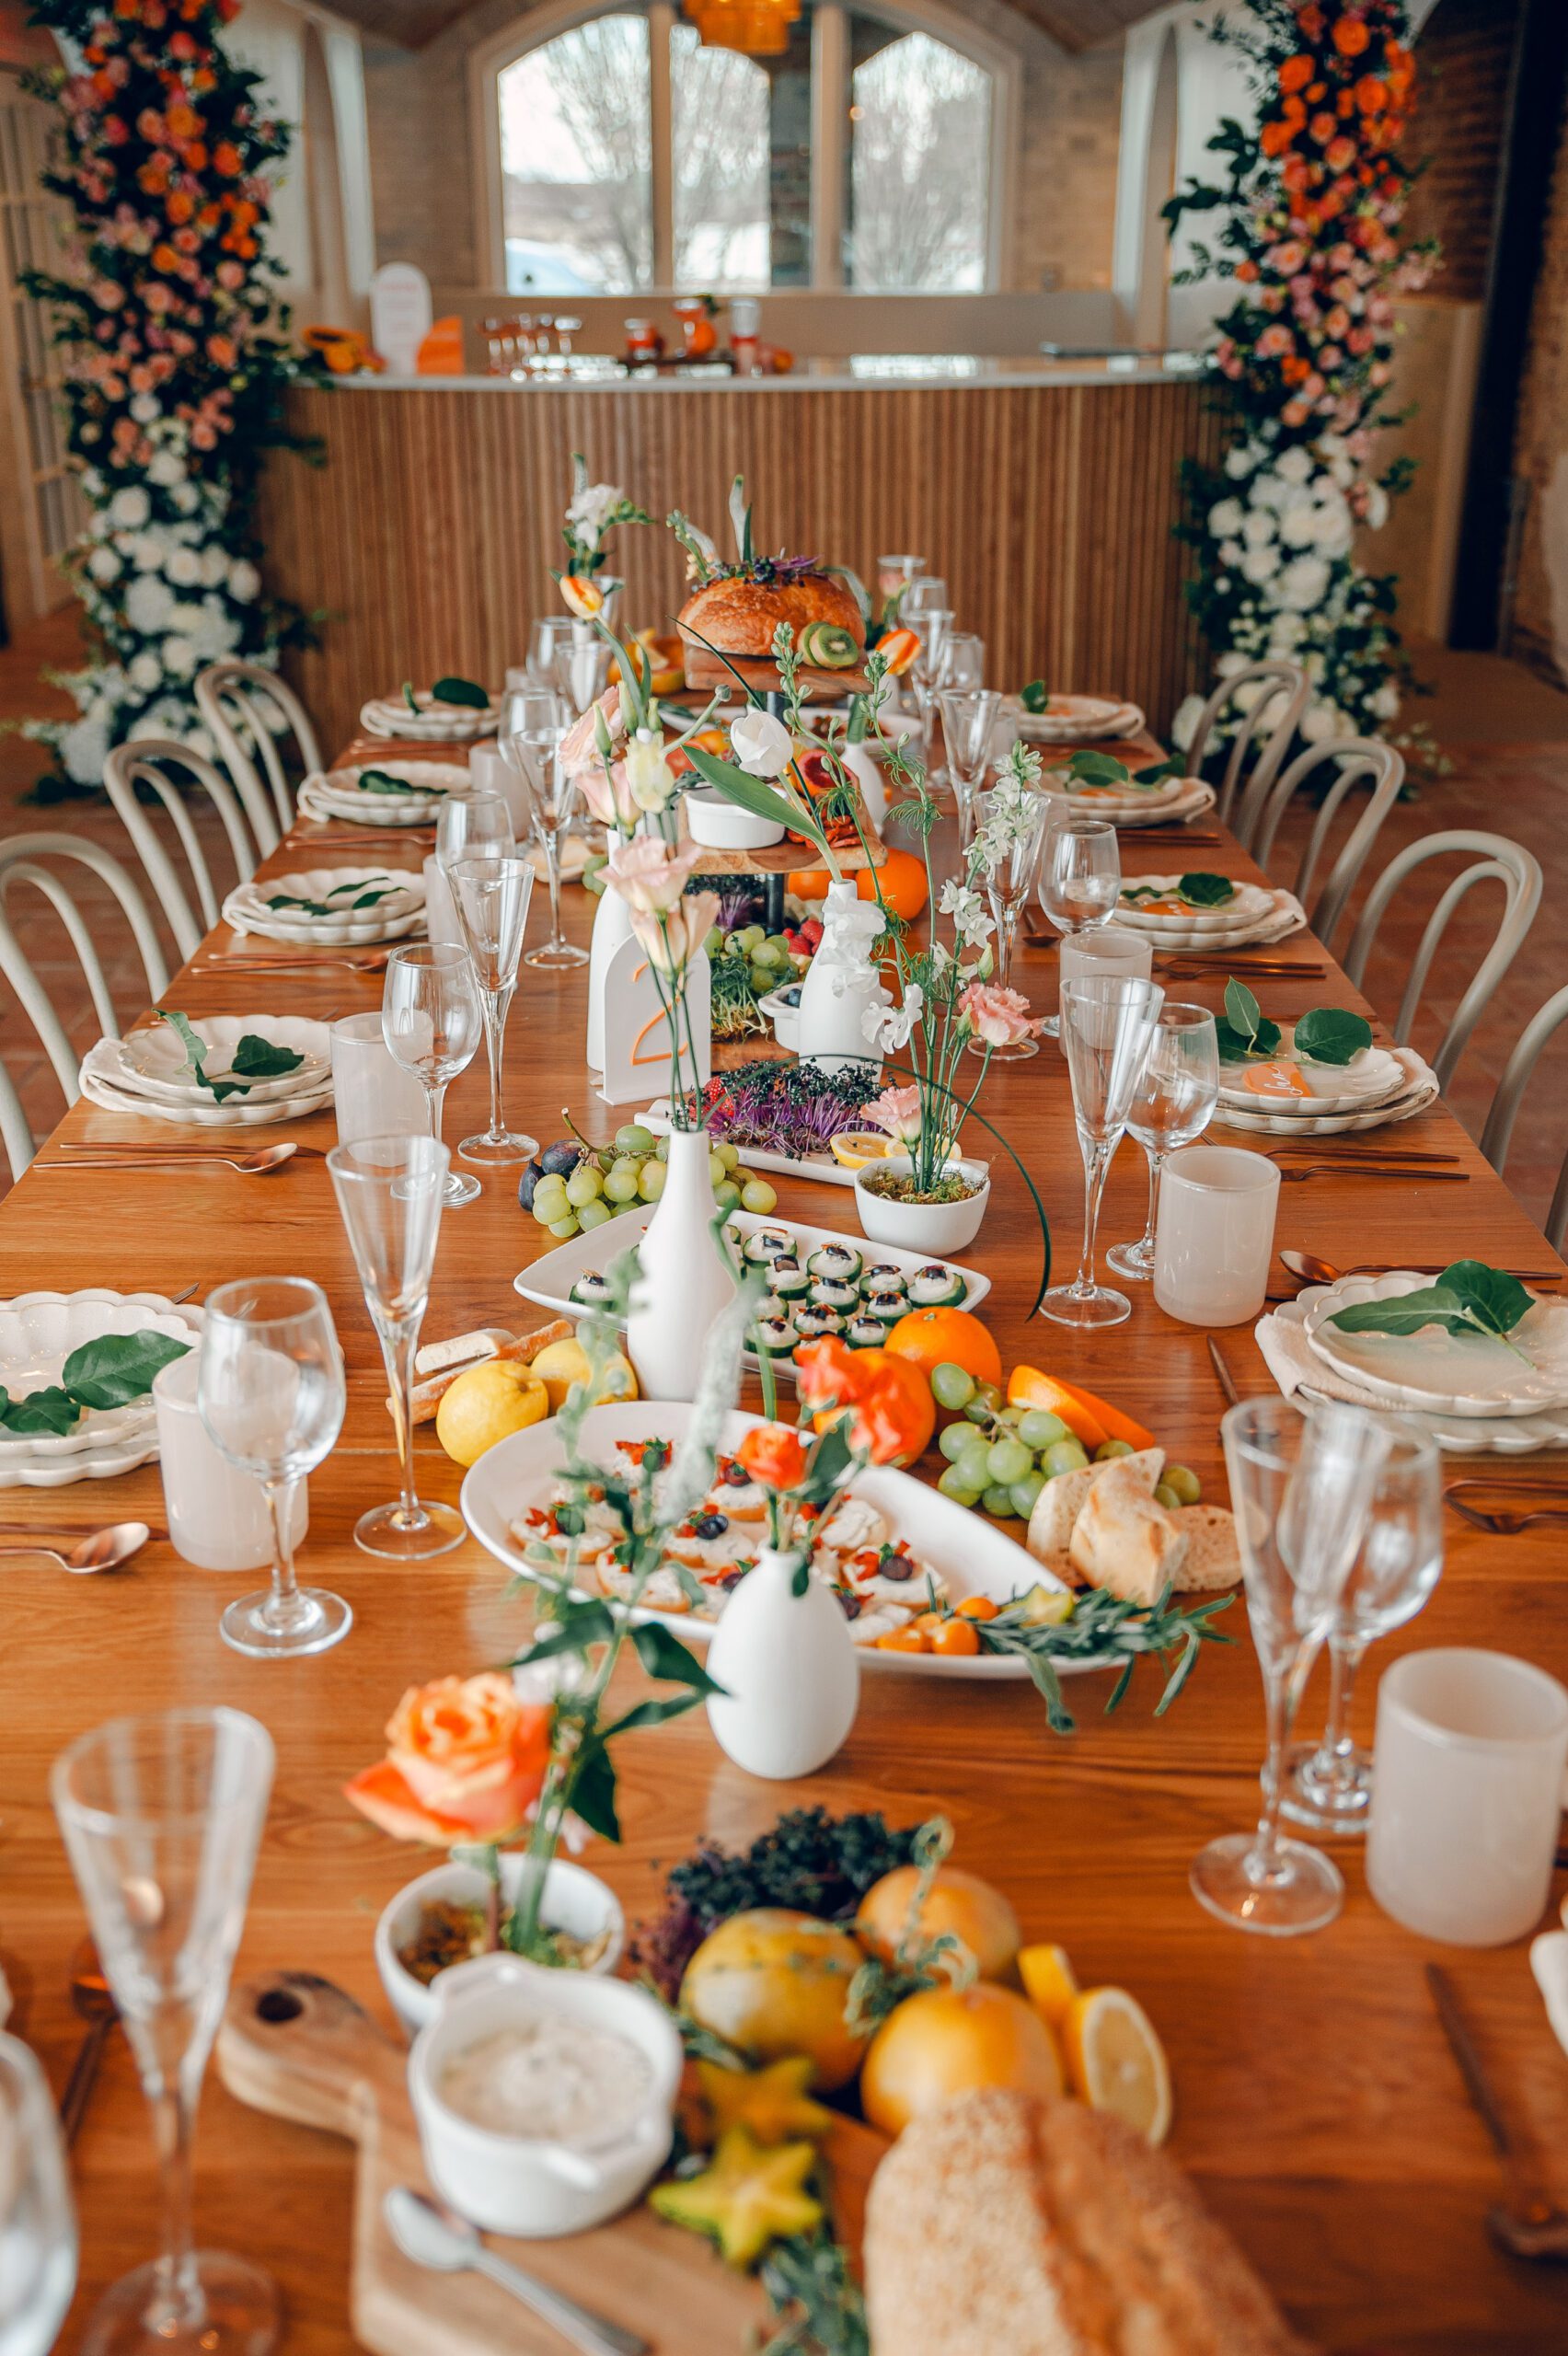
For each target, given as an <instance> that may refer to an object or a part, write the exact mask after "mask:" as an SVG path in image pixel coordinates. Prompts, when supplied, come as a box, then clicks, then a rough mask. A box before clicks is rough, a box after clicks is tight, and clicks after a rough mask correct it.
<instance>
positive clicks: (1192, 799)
mask: <svg viewBox="0 0 1568 2356" xmlns="http://www.w3.org/2000/svg"><path fill="white" fill-rule="evenodd" d="M1176 782H1177V784H1179V785H1180V787H1181V789H1182V791H1181V796H1180V798H1179V799H1178V800H1176V801H1172V802H1160V803H1155V804H1154V805H1153V806H1152V807H1151V806H1150V805H1149V803H1147V802H1146V800H1145V799H1144V797H1143V796H1142V795H1141V794H1140V795H1139V797H1138V800H1137V803H1136V806H1135V805H1133V804H1131V803H1129V804H1128V806H1127V807H1126V808H1125V809H1124V810H1107V809H1106V808H1105V807H1104V806H1103V804H1102V803H1100V802H1099V801H1097V800H1095V799H1094V798H1093V797H1090V799H1089V800H1088V801H1087V802H1086V801H1085V799H1084V796H1083V795H1082V794H1081V793H1074V794H1071V795H1064V796H1062V797H1061V798H1062V799H1064V800H1068V801H1070V802H1071V803H1073V805H1074V806H1075V807H1076V808H1080V809H1087V810H1088V811H1089V812H1090V814H1091V815H1093V816H1096V817H1102V818H1109V819H1110V821H1111V824H1112V825H1113V826H1114V827H1115V829H1116V832H1117V833H1118V834H1119V835H1124V834H1136V832H1137V830H1138V829H1139V827H1141V826H1190V825H1191V823H1192V821H1193V819H1194V818H1201V817H1202V816H1203V815H1204V814H1205V811H1209V810H1212V809H1213V808H1214V805H1215V802H1216V794H1215V790H1214V788H1213V786H1212V785H1205V782H1204V780H1203V779H1202V778H1201V777H1186V778H1179V779H1177V780H1176ZM1135 880H1136V879H1135Z"/></svg>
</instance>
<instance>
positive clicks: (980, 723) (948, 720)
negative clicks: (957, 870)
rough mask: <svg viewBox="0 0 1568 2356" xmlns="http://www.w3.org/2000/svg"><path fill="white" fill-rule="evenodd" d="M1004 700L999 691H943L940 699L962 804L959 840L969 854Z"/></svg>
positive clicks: (951, 767) (950, 765) (949, 757)
mask: <svg viewBox="0 0 1568 2356" xmlns="http://www.w3.org/2000/svg"><path fill="white" fill-rule="evenodd" d="M1001 700H1002V699H1001V697H1000V695H999V694H998V692H997V689H996V688H995V687H943V688H942V689H941V690H940V693H939V695H938V698H937V701H938V703H939V705H940V709H941V715H942V745H943V749H944V750H945V752H946V754H947V767H948V775H949V777H951V780H952V790H953V797H954V799H955V801H956V802H957V803H958V839H959V841H960V843H961V844H962V845H963V848H964V849H965V850H967V849H968V848H969V837H970V836H971V834H972V833H973V832H974V797H975V795H976V793H978V791H980V788H981V785H982V783H983V782H984V780H985V776H986V755H987V753H988V752H989V751H990V748H991V738H992V735H993V733H995V730H996V725H997V711H998V710H999V709H1000V707H1001Z"/></svg>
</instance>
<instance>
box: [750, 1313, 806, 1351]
mask: <svg viewBox="0 0 1568 2356" xmlns="http://www.w3.org/2000/svg"><path fill="white" fill-rule="evenodd" d="M752 1338H753V1340H754V1341H755V1344H756V1346H757V1348H758V1349H759V1350H761V1351H762V1352H763V1353H764V1355H765V1356H766V1357H770V1358H783V1357H789V1355H790V1351H791V1350H792V1349H793V1348H794V1346H795V1345H796V1343H797V1342H798V1341H799V1340H800V1339H801V1336H800V1334H798V1333H797V1332H796V1330H795V1323H794V1320H793V1319H792V1318H790V1317H759V1318H758V1319H757V1321H756V1322H755V1325H754V1326H753V1327H752Z"/></svg>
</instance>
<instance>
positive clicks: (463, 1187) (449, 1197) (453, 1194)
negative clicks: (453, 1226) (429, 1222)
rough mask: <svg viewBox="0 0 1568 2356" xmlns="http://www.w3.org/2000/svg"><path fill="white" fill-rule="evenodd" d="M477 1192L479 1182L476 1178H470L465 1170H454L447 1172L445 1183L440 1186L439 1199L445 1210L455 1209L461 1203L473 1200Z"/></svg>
mask: <svg viewBox="0 0 1568 2356" xmlns="http://www.w3.org/2000/svg"><path fill="white" fill-rule="evenodd" d="M478 1192H479V1182H478V1179H477V1178H470V1177H468V1176H467V1173H466V1172H459V1171H456V1170H454V1171H452V1172H450V1173H449V1174H448V1176H447V1179H446V1183H445V1184H444V1186H443V1187H442V1190H441V1199H442V1203H443V1205H444V1207H445V1208H446V1209H447V1210H449V1211H455V1210H456V1209H457V1208H458V1207H459V1206H460V1205H461V1204H463V1203H471V1202H473V1201H474V1199H475V1197H476V1196H477V1195H478Z"/></svg>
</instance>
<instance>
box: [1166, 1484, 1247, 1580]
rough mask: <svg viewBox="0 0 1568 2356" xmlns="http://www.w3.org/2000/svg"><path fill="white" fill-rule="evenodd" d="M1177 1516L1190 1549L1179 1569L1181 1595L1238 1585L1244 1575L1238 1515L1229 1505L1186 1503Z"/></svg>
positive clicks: (1177, 1577)
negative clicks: (1237, 1527) (1237, 1529)
mask: <svg viewBox="0 0 1568 2356" xmlns="http://www.w3.org/2000/svg"><path fill="white" fill-rule="evenodd" d="M1173 1518H1174V1520H1175V1523H1176V1527H1177V1529H1178V1530H1182V1531H1184V1532H1185V1534H1186V1540H1187V1551H1186V1553H1185V1554H1183V1556H1182V1565H1181V1568H1180V1569H1179V1570H1178V1571H1177V1573H1176V1592H1177V1593H1178V1595H1202V1594H1205V1593H1207V1592H1208V1591H1210V1590H1212V1589H1217V1588H1225V1587H1234V1586H1235V1585H1236V1582H1237V1580H1238V1579H1239V1577H1240V1576H1241V1550H1240V1548H1239V1546H1238V1544H1237V1542H1236V1516H1235V1515H1234V1514H1233V1513H1232V1512H1231V1511H1230V1509H1229V1507H1228V1506H1183V1507H1182V1510H1181V1511H1180V1513H1178V1514H1177V1515H1175V1516H1174V1517H1173Z"/></svg>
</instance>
